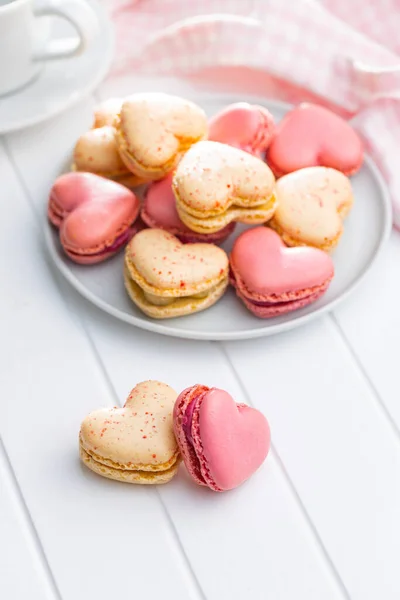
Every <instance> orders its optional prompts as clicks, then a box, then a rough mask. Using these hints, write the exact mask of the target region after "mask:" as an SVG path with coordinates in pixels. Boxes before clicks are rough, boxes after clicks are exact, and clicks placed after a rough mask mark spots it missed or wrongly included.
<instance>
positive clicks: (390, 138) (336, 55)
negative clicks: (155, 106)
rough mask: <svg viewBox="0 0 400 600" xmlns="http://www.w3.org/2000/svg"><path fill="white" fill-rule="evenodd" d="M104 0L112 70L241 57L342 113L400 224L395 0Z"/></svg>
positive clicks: (398, 2) (287, 87)
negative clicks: (112, 29) (111, 31)
mask: <svg viewBox="0 0 400 600" xmlns="http://www.w3.org/2000/svg"><path fill="white" fill-rule="evenodd" d="M104 1H105V2H106V3H108V5H109V9H110V12H111V15H112V18H113V19H114V21H115V26H116V30H117V36H116V37H117V52H116V61H115V64H114V72H125V71H128V70H129V71H131V72H136V73H142V74H158V75H165V76H166V75H181V76H185V75H192V74H193V72H194V71H197V70H201V69H204V68H208V67H215V66H238V65H240V66H247V67H251V68H254V69H258V70H260V69H261V70H263V71H265V72H266V81H267V83H268V85H267V87H268V93H269V95H270V96H271V97H274V98H279V99H283V100H286V101H290V102H293V103H297V102H300V101H302V100H305V99H306V100H310V99H311V100H316V101H317V102H319V103H323V104H326V105H327V106H329V107H330V108H333V109H334V110H336V111H337V112H338V113H339V114H341V115H342V116H345V117H346V118H348V119H351V122H352V124H353V126H354V127H355V128H356V129H357V130H358V132H359V133H360V134H361V135H362V137H363V139H364V141H365V144H366V146H367V149H368V151H369V152H370V154H371V155H372V156H373V158H374V160H375V162H376V163H377V164H378V166H379V168H380V170H381V172H382V174H383V176H384V178H385V179H386V181H387V183H388V186H389V189H390V192H391V197H392V201H393V209H394V211H393V212H394V223H395V225H396V226H397V227H398V228H399V229H400V168H399V160H398V153H399V150H400V36H399V33H398V32H399V31H400V0H323V1H322V2H317V0H104ZM206 15H214V19H213V20H210V19H209V18H207V16H206ZM182 20H184V21H183V22H182ZM267 75H268V76H267Z"/></svg>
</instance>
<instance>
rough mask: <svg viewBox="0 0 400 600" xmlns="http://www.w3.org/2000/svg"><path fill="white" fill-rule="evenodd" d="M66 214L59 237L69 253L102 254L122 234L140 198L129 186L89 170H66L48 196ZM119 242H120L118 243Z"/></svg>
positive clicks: (137, 209) (131, 218) (135, 215)
mask: <svg viewBox="0 0 400 600" xmlns="http://www.w3.org/2000/svg"><path fill="white" fill-rule="evenodd" d="M55 197H56V198H57V207H58V209H60V211H63V212H65V213H67V216H66V217H65V218H64V220H63V221H62V223H61V227H60V240H61V243H62V244H63V245H64V246H65V248H66V249H67V250H69V251H70V252H72V253H73V252H74V251H76V250H79V251H85V250H88V251H90V253H92V254H93V253H95V252H96V251H97V252H99V253H102V252H103V250H104V249H105V248H111V247H112V245H113V244H114V242H115V238H116V237H118V238H119V236H120V235H121V234H125V232H126V229H127V228H128V227H129V226H130V225H131V224H132V223H133V222H134V221H135V219H136V217H137V215H138V213H139V206H140V205H139V200H138V198H137V197H136V196H135V194H134V193H133V192H132V191H131V190H129V189H128V188H126V187H124V186H122V185H120V184H118V183H115V182H114V181H110V180H108V179H104V178H103V177H99V176H97V175H93V174H90V173H68V174H67V175H63V176H62V177H60V178H59V179H58V180H57V181H56V183H55V184H54V186H53V190H52V193H51V199H53V201H55ZM118 243H119V244H120V242H118Z"/></svg>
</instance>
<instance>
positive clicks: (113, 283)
mask: <svg viewBox="0 0 400 600" xmlns="http://www.w3.org/2000/svg"><path fill="white" fill-rule="evenodd" d="M194 99H195V98H194ZM239 100H242V101H243V100H247V101H249V102H252V101H253V102H255V101H256V102H257V103H258V104H260V103H263V104H264V105H265V106H267V107H268V108H269V110H271V112H272V113H273V114H274V116H275V117H276V118H277V119H281V118H282V116H283V115H284V114H285V112H286V111H287V110H288V108H289V107H288V106H287V105H283V104H281V103H275V102H270V101H260V99H259V98H257V99H256V100H255V99H254V98H243V97H240V98H238V97H232V96H226V95H215V94H214V95H209V96H204V95H202V96H201V98H198V101H199V103H200V104H201V105H202V106H203V107H204V109H205V110H206V111H207V112H208V114H210V115H211V114H214V113H215V112H217V111H218V110H220V109H221V108H222V107H223V106H225V105H226V104H229V103H231V102H238V101H239ZM352 183H353V187H354V194H355V202H354V207H353V209H352V211H351V213H350V215H349V217H348V218H347V219H346V222H345V230H344V234H343V237H342V239H341V241H340V243H339V246H338V247H337V249H336V250H335V252H334V253H333V260H334V263H335V271H336V272H335V277H334V279H333V281H332V284H331V285H330V287H329V289H328V291H327V293H326V294H325V295H324V296H323V297H322V298H320V299H319V300H318V301H317V302H315V303H314V304H311V305H309V306H308V307H306V308H303V309H301V310H298V311H295V312H292V313H289V314H288V315H284V316H280V317H277V318H274V319H266V320H264V319H258V318H257V317H255V316H253V315H252V314H251V313H250V312H248V311H247V310H246V309H245V307H244V306H243V304H242V303H241V302H240V301H239V299H238V298H237V297H236V295H235V293H234V291H233V290H232V289H229V290H228V292H227V293H226V294H225V296H224V297H223V298H222V299H221V300H220V301H219V302H218V303H217V304H216V305H214V306H213V307H211V308H209V309H208V310H205V311H204V312H200V313H197V314H194V315H189V316H187V317H179V318H176V319H168V320H161V321H159V320H154V319H150V318H149V317H146V316H145V315H144V314H143V313H141V312H140V311H139V309H137V308H136V306H135V305H134V304H132V302H131V301H130V299H129V298H128V295H127V294H126V292H125V289H124V284H123V278H122V268H123V253H120V254H119V255H117V256H115V257H113V258H112V259H110V260H109V261H106V262H104V263H101V264H99V265H93V266H80V265H76V264H75V263H73V262H71V261H69V260H68V258H67V257H66V256H65V255H64V253H63V252H62V249H61V247H60V244H59V241H58V235H57V232H56V231H55V230H54V229H53V228H52V227H51V226H50V225H49V224H48V223H47V222H46V242H47V246H48V249H49V252H50V254H51V257H52V259H53V260H54V262H55V264H56V266H57V267H58V269H59V270H60V271H61V273H62V274H63V275H64V276H65V278H66V279H67V280H68V281H69V282H70V283H71V284H72V285H73V287H74V288H75V289H77V290H78V292H79V293H80V294H82V295H83V296H84V297H85V298H87V299H88V300H89V301H90V302H93V304H95V305H96V306H98V307H99V308H101V309H102V310H104V311H106V312H108V313H110V314H111V315H113V316H114V317H117V318H118V319H121V320H122V321H126V322H127V323H130V324H131V325H136V327H140V328H142V329H147V330H149V331H155V332H157V333H161V334H164V335H171V336H175V337H181V338H192V339H202V340H239V339H247V338H255V337H260V336H265V335H272V334H276V333H279V332H281V331H286V330H288V329H292V328H293V327H297V326H299V325H302V324H303V323H306V322H307V321H310V320H311V319H314V318H316V317H318V316H319V315H321V314H322V313H324V312H326V311H328V310H332V309H333V307H334V306H336V305H337V304H338V302H339V301H341V300H343V299H344V298H345V297H346V296H347V295H348V294H349V293H350V292H351V291H352V290H353V289H354V288H355V287H356V285H357V284H358V283H359V282H360V281H361V279H362V278H363V277H364V275H365V274H366V273H367V271H368V270H369V268H370V267H371V265H372V263H373V262H374V260H375V259H376V257H377V255H378V253H379V252H380V250H381V248H382V245H383V242H384V241H385V239H386V238H387V237H388V234H389V232H390V229H391V205H390V200H389V197H388V193H387V190H386V187H385V184H384V182H383V180H382V178H381V176H380V174H379V172H378V170H377V168H376V167H375V165H374V163H373V162H372V160H371V159H370V158H368V157H367V158H366V160H365V163H364V166H363V167H362V169H361V171H360V172H359V173H358V174H357V175H356V176H355V177H353V178H352ZM242 230H243V227H237V229H236V231H235V234H234V235H233V236H232V237H231V238H230V239H229V240H228V241H227V242H226V243H225V244H224V245H223V247H224V248H225V249H226V250H228V251H229V250H230V248H231V246H232V242H233V240H234V238H235V236H236V235H237V233H239V232H240V231H242Z"/></svg>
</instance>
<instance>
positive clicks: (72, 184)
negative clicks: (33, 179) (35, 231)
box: [48, 173, 94, 226]
mask: <svg viewBox="0 0 400 600" xmlns="http://www.w3.org/2000/svg"><path fill="white" fill-rule="evenodd" d="M93 183H94V181H93V175H91V174H86V173H65V174H64V175H60V176H59V177H57V179H56V180H55V182H54V183H53V186H52V188H51V190H50V195H49V210H48V214H49V218H50V220H51V221H52V222H53V223H54V225H56V226H59V225H60V223H61V221H62V220H63V219H64V218H65V217H66V216H67V215H68V214H69V213H70V212H71V211H72V210H73V209H74V208H76V207H77V206H79V204H81V202H82V201H84V200H85V198H86V197H87V196H88V194H89V193H90V188H91V186H92V184H93Z"/></svg>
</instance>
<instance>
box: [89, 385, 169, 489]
mask: <svg viewBox="0 0 400 600" xmlns="http://www.w3.org/2000/svg"><path fill="white" fill-rule="evenodd" d="M176 397H177V394H176V392H175V391H174V390H173V389H172V388H170V387H169V386H168V385H166V384H165V383H161V382H159V381H144V382H143V383H139V384H138V385H137V386H136V387H134V388H133V390H132V391H131V393H130V394H129V396H128V399H127V401H126V402H125V406H124V407H123V408H117V407H114V408H103V409H100V410H96V411H95V412H92V413H90V414H89V415H88V416H87V417H86V418H85V420H84V421H83V423H82V426H81V431H80V436H79V446H80V456H81V459H82V462H83V463H84V464H85V465H86V466H87V467H89V469H91V470H92V471H94V472H95V473H98V474H99V475H102V476H103V477H108V478H109V479H116V480H118V481H126V482H128V483H143V484H151V483H167V482H168V481H170V479H172V477H173V476H174V475H175V473H176V472H177V469H178V465H179V459H180V457H179V451H178V445H177V443H176V440H175V436H174V432H173V424H172V412H173V407H174V403H175V400H176Z"/></svg>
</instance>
